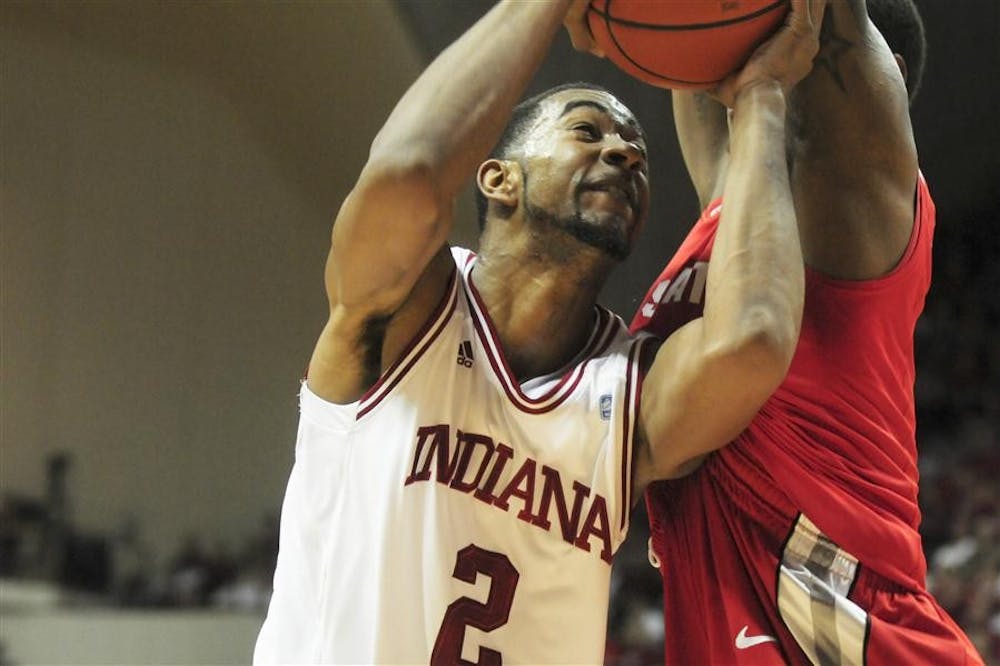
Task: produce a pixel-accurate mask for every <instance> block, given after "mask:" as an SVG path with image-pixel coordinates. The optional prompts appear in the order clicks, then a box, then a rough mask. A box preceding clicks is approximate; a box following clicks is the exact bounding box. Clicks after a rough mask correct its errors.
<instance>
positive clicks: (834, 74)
mask: <svg viewBox="0 0 1000 666" xmlns="http://www.w3.org/2000/svg"><path fill="white" fill-rule="evenodd" d="M853 47H854V42H851V41H848V40H847V39H844V38H843V37H841V36H840V35H838V34H837V31H836V28H835V27H834V25H833V13H832V12H828V13H827V15H826V17H824V19H823V26H822V28H821V29H820V33H819V54H818V55H817V56H816V60H815V61H814V64H815V66H816V67H820V68H822V69H824V70H826V72H827V73H828V74H829V75H830V77H831V78H832V79H833V82H834V83H835V84H837V87H838V88H840V91H841V92H842V93H844V94H845V95H846V94H847V86H845V85H844V77H843V76H842V75H841V73H840V59H841V58H842V57H843V56H844V54H846V53H847V52H848V51H849V50H850V49H852V48H853Z"/></svg>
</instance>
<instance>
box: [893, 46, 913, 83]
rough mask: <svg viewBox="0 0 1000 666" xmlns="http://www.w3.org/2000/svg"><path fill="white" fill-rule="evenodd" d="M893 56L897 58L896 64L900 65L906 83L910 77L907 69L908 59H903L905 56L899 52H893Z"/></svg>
mask: <svg viewBox="0 0 1000 666" xmlns="http://www.w3.org/2000/svg"><path fill="white" fill-rule="evenodd" d="M892 57H893V58H895V59H896V65H897V66H899V71H900V72H902V74H903V83H906V81H907V79H908V78H909V77H908V76H907V71H906V61H905V60H903V56H901V55H899V54H898V53H893V54H892Z"/></svg>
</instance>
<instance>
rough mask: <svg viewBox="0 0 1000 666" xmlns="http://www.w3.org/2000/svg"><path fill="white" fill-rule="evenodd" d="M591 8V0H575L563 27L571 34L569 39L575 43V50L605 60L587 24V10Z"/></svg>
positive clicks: (568, 10)
mask: <svg viewBox="0 0 1000 666" xmlns="http://www.w3.org/2000/svg"><path fill="white" fill-rule="evenodd" d="M589 7H590V0H573V2H572V3H571V4H570V6H569V9H567V10H566V18H565V19H563V25H564V26H566V32H568V33H569V39H570V41H571V42H573V48H574V49H576V50H577V51H583V52H584V53H590V54H591V55H595V56H597V57H598V58H603V57H604V52H603V51H601V49H600V48H598V46H597V42H595V41H594V36H593V35H592V34H591V33H590V26H589V25H588V24H587V9H588V8H589Z"/></svg>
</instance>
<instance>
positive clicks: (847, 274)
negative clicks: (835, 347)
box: [790, 0, 917, 280]
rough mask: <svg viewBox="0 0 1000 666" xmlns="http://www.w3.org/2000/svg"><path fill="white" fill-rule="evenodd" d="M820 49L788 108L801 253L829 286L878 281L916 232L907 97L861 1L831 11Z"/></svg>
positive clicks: (837, 4)
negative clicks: (837, 280)
mask: <svg viewBox="0 0 1000 666" xmlns="http://www.w3.org/2000/svg"><path fill="white" fill-rule="evenodd" d="M820 44H821V49H820V53H819V55H818V56H817V58H816V66H815V68H814V70H813V72H812V74H811V75H810V76H809V77H807V78H806V79H805V80H804V81H803V82H802V83H801V84H800V85H799V87H798V88H797V89H796V91H795V93H794V96H793V98H792V99H791V105H790V109H791V110H792V112H793V113H792V118H791V120H790V122H791V123H792V124H793V125H794V127H795V131H794V140H793V141H792V142H791V144H790V159H791V164H792V172H791V174H792V175H791V179H792V191H793V194H794V197H795V205H796V209H797V211H798V214H799V223H800V232H801V234H802V243H803V252H804V255H805V258H806V262H807V263H808V264H809V265H810V266H811V267H813V268H815V269H817V270H819V271H820V272H822V273H826V274H828V275H830V276H833V277H836V278H842V279H851V280H859V279H869V278H873V277H878V276H881V275H884V274H885V273H887V272H889V271H890V270H892V268H893V267H894V266H895V265H896V264H897V262H898V261H899V259H900V257H901V256H902V254H903V252H904V250H905V249H906V245H907V242H908V241H909V238H910V232H911V230H912V227H913V216H914V209H913V205H914V188H915V185H916V179H917V154H916V147H915V145H914V142H913V131H912V128H911V126H910V117H909V110H908V98H907V94H906V87H905V84H904V81H903V77H902V74H901V73H900V71H899V67H898V65H897V63H896V60H895V58H894V56H893V54H892V53H891V51H890V50H889V48H888V46H887V45H886V43H885V40H884V39H883V38H882V35H881V34H880V33H879V32H878V30H876V29H875V26H874V25H873V24H872V23H871V21H870V20H869V19H868V13H867V9H866V5H865V2H864V0H840V1H837V2H831V3H830V7H829V11H828V12H827V15H826V20H825V21H824V23H823V30H822V33H821V35H820Z"/></svg>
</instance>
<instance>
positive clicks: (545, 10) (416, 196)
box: [309, 0, 569, 403]
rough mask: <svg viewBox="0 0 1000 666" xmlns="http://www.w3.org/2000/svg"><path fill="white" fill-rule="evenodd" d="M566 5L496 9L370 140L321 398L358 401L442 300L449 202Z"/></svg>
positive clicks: (334, 288) (332, 296) (326, 339)
mask: <svg viewBox="0 0 1000 666" xmlns="http://www.w3.org/2000/svg"><path fill="white" fill-rule="evenodd" d="M568 4H569V0H553V1H547V2H513V1H504V2H500V3H499V4H497V5H496V6H495V7H494V8H493V9H492V10H491V11H490V12H489V13H488V14H486V15H485V16H484V17H483V18H482V19H480V20H479V21H478V22H477V23H476V24H475V25H474V26H473V27H472V28H470V29H469V30H468V31H467V32H466V33H465V34H464V35H462V37H460V38H459V39H458V40H457V41H456V42H455V43H453V44H452V45H451V46H450V47H448V48H447V49H446V50H445V51H444V52H443V53H442V54H441V55H440V56H438V58H437V59H435V60H434V62H433V63H431V65H430V66H429V67H428V68H427V69H426V70H425V71H424V73H423V74H421V76H420V77H419V78H418V79H417V81H416V82H415V83H414V84H413V85H412V86H411V87H410V89H409V90H408V91H407V92H406V94H405V95H404V96H403V98H402V99H401V100H400V101H399V103H398V104H397V105H396V107H395V109H394V110H393V111H392V113H391V114H390V116H389V118H388V120H387V121H386V123H385V125H384V126H383V127H382V129H381V130H380V132H379V133H378V135H377V136H376V137H375V140H374V142H373V143H372V147H371V152H370V154H369V158H368V162H367V164H366V165H365V167H364V169H363V170H362V172H361V175H360V176H359V178H358V181H357V184H356V185H355V186H354V188H353V189H352V191H351V193H350V194H349V195H348V196H347V198H346V199H345V200H344V203H343V204H342V206H341V208H340V212H339V213H338V215H337V218H336V221H335V222H334V226H333V237H332V243H331V249H330V254H329V258H328V260H327V267H326V290H327V296H328V298H329V304H330V317H329V320H328V322H327V324H326V326H325V327H324V330H323V332H322V333H321V334H320V339H319V341H318V343H317V345H316V349H315V351H314V352H313V357H312V360H311V361H310V367H309V385H310V388H311V389H312V390H313V391H315V392H316V393H317V394H318V395H320V396H321V397H323V398H325V399H327V400H330V401H332V402H337V403H344V402H349V401H351V400H355V399H357V398H358V397H360V395H361V394H362V393H363V392H364V391H365V390H366V389H367V388H368V386H369V385H370V384H371V383H372V381H373V380H374V378H375V377H376V376H377V375H378V373H379V371H380V370H381V369H383V368H385V367H386V366H387V365H389V364H391V363H392V362H393V361H394V360H395V358H396V356H398V354H399V353H400V351H401V349H402V347H403V345H405V344H406V342H407V341H408V340H409V339H410V338H411V337H412V335H414V334H415V332H416V330H417V329H418V328H419V326H420V325H421V324H422V323H423V321H424V320H425V319H426V317H427V316H428V315H429V313H430V311H431V309H432V308H433V307H434V305H435V304H436V303H437V302H438V301H439V300H440V298H441V297H442V295H443V292H444V289H445V286H446V283H447V279H448V277H449V275H450V273H451V270H452V264H451V259H450V257H449V256H448V251H447V248H446V247H445V242H446V239H447V236H448V233H449V231H450V228H451V214H452V205H453V200H454V197H455V196H456V194H457V192H458V191H459V189H460V187H461V186H462V184H463V182H464V181H465V179H467V178H468V177H469V176H470V175H471V174H472V173H473V172H474V170H475V168H476V167H477V166H478V164H479V162H480V161H482V160H483V159H484V158H485V157H486V155H487V153H488V151H489V150H490V148H492V146H493V144H494V143H495V142H496V141H497V139H498V138H499V135H500V133H501V131H502V129H503V127H504V124H505V123H506V122H507V118H508V117H509V115H510V111H511V109H512V108H513V106H514V104H515V102H516V101H517V99H518V98H519V97H520V96H521V94H522V93H523V91H524V88H525V86H526V85H527V83H528V81H529V80H530V79H531V77H532V76H533V75H534V73H535V70H536V69H537V68H538V66H539V65H540V63H541V61H542V58H543V57H544V55H545V53H546V52H547V51H548V48H549V44H550V43H551V40H552V37H553V35H554V34H555V32H556V30H557V28H558V27H559V26H560V24H561V22H562V20H563V17H564V15H565V13H566V6H567V5H568Z"/></svg>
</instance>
